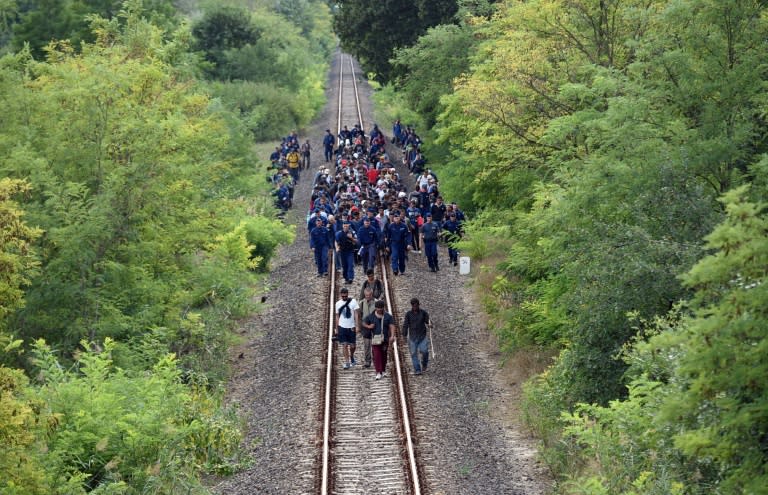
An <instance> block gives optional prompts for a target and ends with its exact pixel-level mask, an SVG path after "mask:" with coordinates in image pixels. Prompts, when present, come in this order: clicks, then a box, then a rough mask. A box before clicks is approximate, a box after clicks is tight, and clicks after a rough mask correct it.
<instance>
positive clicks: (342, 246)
mask: <svg viewBox="0 0 768 495" xmlns="http://www.w3.org/2000/svg"><path fill="white" fill-rule="evenodd" d="M350 233H351V234H352V235H353V239H350V238H349V237H348V235H347V234H350ZM336 242H337V243H338V245H339V251H338V252H339V257H340V258H341V269H342V272H343V275H344V280H346V281H347V283H351V282H352V280H354V279H355V247H356V245H357V240H356V239H354V232H352V230H348V231H347V232H344V230H340V231H338V232H336Z"/></svg>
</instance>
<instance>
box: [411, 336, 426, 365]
mask: <svg viewBox="0 0 768 495" xmlns="http://www.w3.org/2000/svg"><path fill="white" fill-rule="evenodd" d="M408 350H409V351H410V352H411V362H412V363H413V371H415V372H416V373H421V372H422V371H424V370H426V369H427V365H428V364H429V339H428V338H427V337H424V338H423V339H421V340H420V341H418V342H414V341H413V340H411V339H410V338H409V339H408ZM419 353H421V362H419Z"/></svg>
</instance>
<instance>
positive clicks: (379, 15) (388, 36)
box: [333, 0, 458, 82]
mask: <svg viewBox="0 0 768 495" xmlns="http://www.w3.org/2000/svg"><path fill="white" fill-rule="evenodd" d="M457 9H458V6H457V4H456V1H455V0H440V1H417V2H412V1H405V0H382V1H379V2H358V1H355V0H342V1H339V2H336V15H335V17H334V20H333V26H334V30H335V31H336V34H337V35H338V36H339V38H340V39H341V46H342V48H343V49H344V50H345V51H347V52H348V53H352V54H353V55H355V57H357V59H358V60H359V61H360V63H361V64H362V65H363V67H364V68H365V69H366V71H368V72H372V73H373V74H374V78H375V79H376V80H377V81H379V82H389V81H391V80H392V79H393V76H396V75H397V73H396V72H395V71H394V70H393V68H392V65H391V63H390V59H391V58H392V55H393V54H394V53H395V50H396V49H397V48H403V47H407V46H410V45H412V44H413V42H415V41H416V39H417V38H418V37H419V36H421V35H422V34H424V33H425V32H426V30H427V28H430V27H432V26H437V25H438V24H443V23H447V22H450V19H451V18H452V17H453V15H454V14H455V13H456V12H457ZM393 14H396V15H397V22H392V15H393Z"/></svg>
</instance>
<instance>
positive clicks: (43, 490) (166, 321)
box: [0, 0, 332, 495]
mask: <svg viewBox="0 0 768 495" xmlns="http://www.w3.org/2000/svg"><path fill="white" fill-rule="evenodd" d="M289 3H290V2H282V3H281V4H280V8H279V9H275V8H274V4H273V3H272V2H266V1H265V2H247V8H246V7H245V6H244V5H245V4H246V3H245V2H228V3H227V4H226V5H221V2H211V3H210V4H206V3H203V2H200V3H197V2H191V1H190V2H185V3H184V4H183V5H184V7H185V9H186V10H185V11H184V12H181V11H177V10H176V7H174V2H171V1H161V0H154V1H141V0H128V1H125V2H121V1H103V0H102V1H90V0H82V1H74V0H73V1H62V2H59V1H57V2H50V1H47V0H39V1H33V0H27V1H21V0H19V1H5V2H0V14H2V15H0V19H2V20H3V24H2V25H1V26H0V29H2V41H3V42H4V43H5V45H4V47H3V51H4V53H5V55H4V56H3V57H2V58H0V95H2V98H0V266H1V267H2V269H1V270H0V348H2V350H3V352H2V354H1V355H0V443H2V445H3V449H2V451H0V493H3V494H19V495H22V494H23V495H27V494H52V493H59V494H78V493H86V492H91V493H104V494H106V493H125V494H131V493H204V492H205V491H206V490H205V488H204V487H203V486H202V484H201V482H200V476H201V474H202V473H204V472H209V473H226V472H229V471H231V470H233V469H237V468H238V467H239V466H240V465H242V464H243V463H247V462H249V460H248V459H245V458H243V457H242V455H241V454H240V452H239V450H238V449H239V446H240V441H241V438H242V434H241V430H240V421H239V419H238V417H237V415H236V411H233V410H231V409H230V408H227V407H224V406H223V405H222V403H221V398H222V393H221V392H222V381H223V379H224V378H226V375H227V369H226V362H227V359H226V357H227V354H226V353H227V348H228V346H229V345H230V344H231V343H232V342H233V339H232V337H231V333H230V329H231V328H232V327H233V325H235V324H236V322H237V320H238V319H239V318H242V317H245V316H246V315H248V314H249V313H250V312H252V311H253V310H255V309H257V308H256V305H255V302H254V300H253V299H254V298H253V293H254V291H255V290H256V288H257V287H258V284H259V277H261V276H263V275H262V274H263V273H264V272H265V271H267V269H268V263H269V260H270V258H271V256H272V255H273V253H274V250H275V248H276V246H277V245H278V244H279V243H281V242H288V241H290V240H291V236H292V234H291V233H290V231H289V230H288V229H287V228H286V227H285V226H283V225H282V223H281V222H280V221H277V220H275V219H274V216H273V209H272V207H271V201H270V200H269V195H268V191H267V190H265V189H266V188H267V184H266V183H265V182H264V176H265V166H266V164H264V163H263V160H258V159H257V158H256V157H255V156H254V154H253V151H252V148H253V142H254V139H260V138H263V137H275V136H279V135H281V134H286V133H287V132H288V131H289V130H290V129H291V128H294V127H296V126H301V125H304V124H305V123H307V122H308V121H309V120H310V119H311V118H312V117H313V114H314V112H315V111H316V110H317V109H318V108H319V107H320V105H321V104H322V96H323V95H322V81H323V78H324V77H325V71H326V67H327V62H328V57H329V54H330V46H331V45H332V37H331V36H332V35H331V33H330V32H329V29H328V26H329V25H330V13H329V9H328V7H327V6H326V5H325V4H324V3H322V2H302V4H303V5H304V6H307V7H308V9H307V10H306V11H305V10H302V9H299V11H293V10H291V8H290V5H289ZM180 5H181V4H180ZM297 5H298V2H297ZM221 13H224V14H225V16H224V17H221V16H220V14H221ZM186 14H194V18H189V17H187V16H186ZM292 15H296V16H298V17H292ZM226 16H229V17H228V19H232V18H234V17H236V18H237V22H238V23H239V25H240V26H242V27H243V29H244V31H245V32H247V33H249V36H250V37H249V38H248V39H246V40H237V41H236V42H232V43H231V44H230V45H228V46H215V45H213V44H212V43H211V40H210V39H209V38H206V35H208V36H211V37H216V36H217V33H222V32H226V31H227V30H228V27H227V26H226V25H225V24H223V22H224V21H225V20H226V19H227V17H226ZM220 20H221V22H219V21H220ZM276 29H278V30H282V31H281V32H282V33H283V34H282V35H277V34H275V30H276ZM255 53H258V61H259V62H260V63H264V64H266V65H263V66H261V65H251V66H248V67H247V68H246V67H245V66H244V64H243V60H244V59H250V58H251V57H254V56H255ZM217 57H218V58H217ZM280 64H282V65H280ZM236 68H237V70H239V71H240V72H237V71H236V70H235V69H236ZM289 70H292V71H293V72H291V73H290V74H291V76H292V77H291V79H290V80H286V79H284V78H283V77H282V75H283V73H286V72H287V71H289ZM287 111H291V112H293V114H292V115H290V116H288V115H286V114H284V113H283V112H287Z"/></svg>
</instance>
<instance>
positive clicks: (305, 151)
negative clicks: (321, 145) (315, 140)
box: [301, 139, 312, 170]
mask: <svg viewBox="0 0 768 495" xmlns="http://www.w3.org/2000/svg"><path fill="white" fill-rule="evenodd" d="M311 153H312V145H310V144H309V139H307V140H306V142H305V143H304V144H302V145H301V167H302V168H304V169H307V170H309V158H310V154H311Z"/></svg>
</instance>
